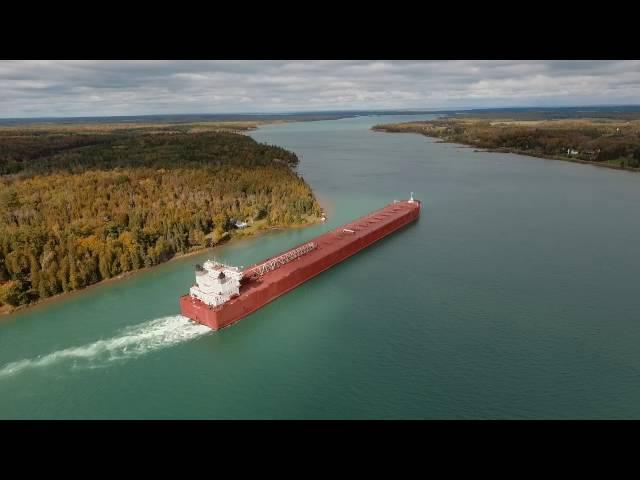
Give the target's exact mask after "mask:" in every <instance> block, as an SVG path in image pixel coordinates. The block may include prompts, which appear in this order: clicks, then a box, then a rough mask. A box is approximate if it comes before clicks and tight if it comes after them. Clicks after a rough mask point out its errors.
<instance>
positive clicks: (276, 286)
mask: <svg viewBox="0 0 640 480" xmlns="http://www.w3.org/2000/svg"><path fill="white" fill-rule="evenodd" d="M420 207H421V204H420V202H419V201H417V200H416V201H414V202H413V203H412V202H409V201H402V202H398V203H392V204H390V205H387V206H386V207H384V208H382V209H380V210H377V211H375V212H372V213H370V214H369V215H366V216H365V217H362V218H359V219H358V220H356V221H355V222H351V223H348V224H346V225H343V226H341V227H339V228H337V229H334V230H331V231H329V232H327V233H325V234H323V235H320V236H319V237H316V238H315V239H313V240H311V241H312V242H315V243H316V244H317V248H316V249H315V250H313V251H311V252H309V253H307V254H305V255H303V256H301V257H299V258H297V259H296V260H293V261H292V262H290V263H287V264H285V265H283V266H281V267H280V268H278V269H276V270H273V271H271V272H268V273H266V274H265V275H264V276H262V277H261V278H259V279H258V280H250V279H245V280H244V281H243V285H242V286H241V287H240V295H239V296H238V297H236V298H234V299H231V300H229V301H227V302H226V303H224V304H222V305H219V306H218V307H210V306H209V305H207V304H205V303H203V302H201V301H200V300H198V299H196V298H193V297H191V296H190V295H183V296H182V297H180V309H181V311H182V315H184V316H186V317H189V318H191V319H192V320H195V321H196V322H199V323H202V324H203V325H207V326H208V327H210V328H212V329H213V330H219V329H221V328H224V327H227V326H229V325H231V324H232V323H234V322H237V321H238V320H240V319H242V318H244V317H246V316H247V315H249V314H250V313H252V312H254V311H256V310H257V309H259V308H261V307H263V306H264V305H266V304H267V303H269V302H271V301H272V300H275V299H276V298H278V297H279V296H280V295H283V294H285V293H287V292H288V291H289V290H292V289H293V288H295V287H297V286H298V285H300V284H301V283H303V282H305V281H307V280H309V279H310V278H313V277H315V276H316V275H318V274H319V273H321V272H323V271H325V270H327V269H328V268H331V267H332V266H334V265H336V264H337V263H340V262H341V261H343V260H345V259H346V258H348V257H350V256H351V255H353V254H355V253H357V252H359V251H360V250H362V249H363V248H366V247H368V246H369V245H371V244H372V243H374V242H376V241H378V240H380V239H381V238H384V237H386V236H387V235H389V234H391V233H393V232H395V231H396V230H398V229H400V228H402V227H404V226H405V225H407V224H409V223H411V222H413V221H415V220H417V218H418V217H419V215H420ZM345 230H350V231H351V232H353V233H351V232H345ZM249 268H251V267H249ZM249 268H248V269H246V270H249ZM246 270H245V271H246Z"/></svg>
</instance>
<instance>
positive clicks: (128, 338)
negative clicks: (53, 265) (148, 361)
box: [0, 315, 211, 378]
mask: <svg viewBox="0 0 640 480" xmlns="http://www.w3.org/2000/svg"><path fill="white" fill-rule="evenodd" d="M208 332H211V330H210V329H209V328H208V327H205V326H204V325H200V324H197V323H193V322H191V321H190V320H189V319H187V318H186V317H183V316H180V315H177V316H174V317H164V318H157V319H155V320H151V321H149V322H145V323H142V324H140V325H136V326H134V327H128V328H126V329H124V330H121V331H120V332H119V334H118V335H116V336H114V337H112V338H108V339H106V340H98V341H96V342H93V343H89V344H87V345H83V346H81V347H71V348H66V349H64V350H58V351H57V352H53V353H49V354H47V355H44V356H40V357H36V358H30V359H25V360H19V361H17V362H11V363H8V364H6V365H5V366H3V367H2V368H1V369H0V378H2V377H6V376H10V375H15V374H18V373H21V372H24V371H25V370H31V369H35V368H43V367H49V366H51V365H56V364H59V363H65V362H71V363H72V364H73V365H72V367H73V368H100V367H104V366H106V365H107V364H109V363H111V362H114V361H119V360H126V359H130V358H135V357H139V356H141V355H144V354H146V353H149V352H152V351H154V350H159V349H161V348H166V347H170V346H171V345H176V344H178V343H182V342H185V341H187V340H190V339H192V338H195V337H199V336H201V335H204V334H206V333H208Z"/></svg>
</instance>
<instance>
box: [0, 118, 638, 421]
mask: <svg viewBox="0 0 640 480" xmlns="http://www.w3.org/2000/svg"><path fill="white" fill-rule="evenodd" d="M415 118H416V117H395V118H391V117H381V118H374V117H359V118H352V119H344V120H335V121H323V122H305V123H295V124H286V125H273V126H268V127H265V128H262V129H260V130H258V131H255V132H253V133H252V135H253V136H254V137H255V138H256V139H257V140H259V141H267V142H269V143H273V144H277V145H282V146H284V147H287V148H289V149H292V150H294V151H296V152H297V153H298V154H302V155H303V160H302V162H301V165H300V167H299V168H300V171H301V173H302V174H303V175H304V177H305V179H306V180H307V181H308V182H309V183H310V184H311V186H312V187H313V188H314V190H315V191H316V192H317V194H318V195H319V197H320V199H321V201H322V202H323V204H324V206H325V209H326V210H327V211H328V213H329V221H328V224H326V225H320V226H315V227H311V228H308V229H301V230H295V231H289V232H280V233H277V234H270V235H268V236H264V237H260V238H255V239H250V240H246V241H242V242H239V243H236V244H233V245H228V246H225V247H223V248H220V249H216V250H217V251H215V255H216V257H217V258H218V259H222V260H224V261H228V262H232V263H235V264H240V265H248V264H249V263H251V262H254V261H257V260H260V259H261V258H264V257H266V256H269V255H272V254H275V253H277V252H279V251H281V250H283V249H286V248H289V247H291V246H293V245H295V244H297V243H300V242H302V241H305V240H307V239H310V238H312V237H313V236H315V235H317V234H319V233H321V232H323V231H325V230H327V229H329V228H331V227H334V226H337V225H339V224H341V223H345V222H348V221H350V220H352V219H353V218H355V217H357V216H359V215H363V214H365V213H368V212H369V211H370V210H373V209H376V208H379V207H381V206H383V205H385V204H386V203H388V202H390V201H392V200H394V199H396V198H402V197H407V196H408V194H409V192H410V191H413V192H415V195H416V197H417V198H419V199H421V200H422V201H423V202H424V208H423V211H422V218H421V219H420V220H419V222H418V223H416V224H414V225H412V226H410V227H408V228H407V229H405V230H403V231H401V232H398V233H397V234H394V235H392V236H391V237H388V238H387V239H385V240H383V241H382V242H380V243H379V244H377V245H375V246H373V247H371V248H369V249H367V250H365V251H364V252H362V253H360V254H358V255H356V256H355V257H352V258H351V259H350V260H348V261H346V262H344V263H342V264H340V265H338V266H336V267H334V268H333V269H331V270H329V271H327V272H325V273H323V274H322V275H320V276H318V277H316V278H315V279H313V280H311V281H309V282H307V283H306V284H304V285H303V286H301V287H299V288H297V289H296V290H294V291H293V292H291V293H289V294H287V295H286V296H284V297H282V298H280V299H279V300H277V301H275V302H273V303H271V304H270V305H268V306H267V307H265V308H263V309H261V310H260V311H258V312H257V313H255V314H253V315H251V316H250V317H248V318H246V319H244V320H243V321H241V322H240V323H238V324H236V325H234V326H232V327H231V328H228V329H225V330H222V331H220V332H215V333H214V332H210V331H208V330H207V329H206V328H203V327H200V326H194V325H192V324H190V323H188V322H187V321H186V320H185V319H183V318H182V317H180V316H179V315H178V311H179V310H178V296H179V295H180V294H181V293H183V292H185V291H186V290H187V288H188V287H189V285H190V284H191V283H192V280H193V264H194V263H196V262H198V261H201V260H203V259H204V258H206V257H207V256H211V255H213V253H214V252H213V251H212V252H210V253H207V254H203V255H200V256H198V257H191V258H187V259H183V260H180V261H175V262H171V263H169V264H166V265H163V266H160V267H158V268H155V269H152V270H150V271H147V272H143V273H141V274H139V275H136V276H134V277H131V278H128V279H125V280H122V281H119V282H114V283H111V284H108V285H104V286H99V287H96V288H92V289H90V290H87V291H85V292H79V293H78V294H73V295H70V296H68V297H67V298H65V299H63V300H61V301H56V302H54V303H51V304H48V305H43V306H40V307H36V308H33V309H31V310H28V311H25V312H23V313H20V314H19V315H15V316H14V317H11V318H10V319H8V320H5V321H2V322H0V417H1V418H625V417H627V418H628V417H633V418H640V314H639V312H640V308H639V307H640V295H638V294H637V285H638V282H637V280H638V274H639V273H640V257H639V256H638V255H637V254H636V252H635V250H634V246H635V245H636V243H637V240H638V238H640V221H639V219H638V214H637V209H638V205H640V175H639V174H633V173H627V172H620V171H613V170H607V169H600V168H596V167H591V166H586V165H577V164H571V163H564V162H559V161H551V160H542V159H535V158H530V157H521V156H517V155H507V154H493V153H474V152H473V150H472V149H467V148H460V147H459V146H456V145H446V144H439V143H435V142H434V141H433V140H431V139H428V138H425V137H421V136H418V135H411V134H387V133H374V132H371V131H370V130H369V127H370V126H371V125H373V124H375V123H381V122H391V121H395V120H403V119H407V120H410V119H415ZM425 118H426V117H425Z"/></svg>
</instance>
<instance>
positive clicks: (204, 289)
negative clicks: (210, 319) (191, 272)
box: [189, 260, 242, 307]
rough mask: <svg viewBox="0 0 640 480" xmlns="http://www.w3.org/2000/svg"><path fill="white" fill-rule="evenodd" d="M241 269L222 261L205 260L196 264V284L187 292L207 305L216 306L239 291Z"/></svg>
mask: <svg viewBox="0 0 640 480" xmlns="http://www.w3.org/2000/svg"><path fill="white" fill-rule="evenodd" d="M241 278H242V271H241V270H240V269H239V268H238V267H231V266H229V265H225V264H223V263H219V262H216V261H212V260H207V261H206V262H204V265H202V267H200V266H199V265H198V266H196V284H195V285H194V286H193V287H191V289H190V290H189V293H190V294H191V296H192V297H195V298H197V299H199V300H201V301H202V302H204V303H206V304H207V305H211V306H214V307H215V306H217V305H220V304H222V303H224V302H226V301H227V300H229V299H230V298H231V297H232V296H234V295H238V294H239V293H240V279H241Z"/></svg>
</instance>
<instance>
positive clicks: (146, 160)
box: [0, 120, 321, 313]
mask: <svg viewBox="0 0 640 480" xmlns="http://www.w3.org/2000/svg"><path fill="white" fill-rule="evenodd" d="M273 121H277V120H270V122H273ZM265 122H266V121H235V122H206V121H205V122H194V123H173V124H167V123H140V122H136V123H91V124H78V123H70V124H61V123H50V124H49V123H43V124H39V125H23V124H19V125H11V126H5V127H0V312H2V313H8V312H10V311H12V310H14V309H15V308H16V307H20V306H24V305H28V304H31V303H35V302H38V301H39V300H41V299H44V298H47V297H51V296H54V295H58V294H61V293H64V292H69V291H72V290H77V289H81V288H84V287H86V286H88V285H91V284H95V283H97V282H100V281H102V280H106V279H109V278H114V277H118V276H121V275H123V274H127V273H128V272H131V271H134V270H137V269H141V268H146V267H151V266H153V265H157V264H159V263H162V262H165V261H167V260H169V259H171V258H173V257H175V256H178V255H183V254H186V253H191V252H194V251H198V250H201V249H204V248H208V247H211V246H214V245H217V244H219V243H221V242H224V241H226V240H228V239H230V238H233V237H235V236H240V235H242V236H244V235H251V234H253V233H255V232H257V231H260V230H264V229H271V228H282V227H289V226H301V225H306V224H310V223H315V222H317V221H319V218H320V216H321V210H320V205H319V204H318V202H317V200H316V198H315V197H314V195H313V192H312V191H311V188H310V187H309V186H308V185H307V184H306V182H305V181H304V179H303V178H302V177H300V176H299V175H298V174H297V173H296V171H295V168H296V165H297V163H298V158H297V156H296V155H295V154H294V153H292V152H290V151H287V150H285V149H283V148H280V147H277V146H273V145H266V144H261V143H258V142H256V141H254V140H253V139H252V138H250V137H249V136H247V135H244V134H242V133H241V132H243V131H246V130H250V129H253V128H256V127H257V126H258V125H260V124H261V123H265Z"/></svg>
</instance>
